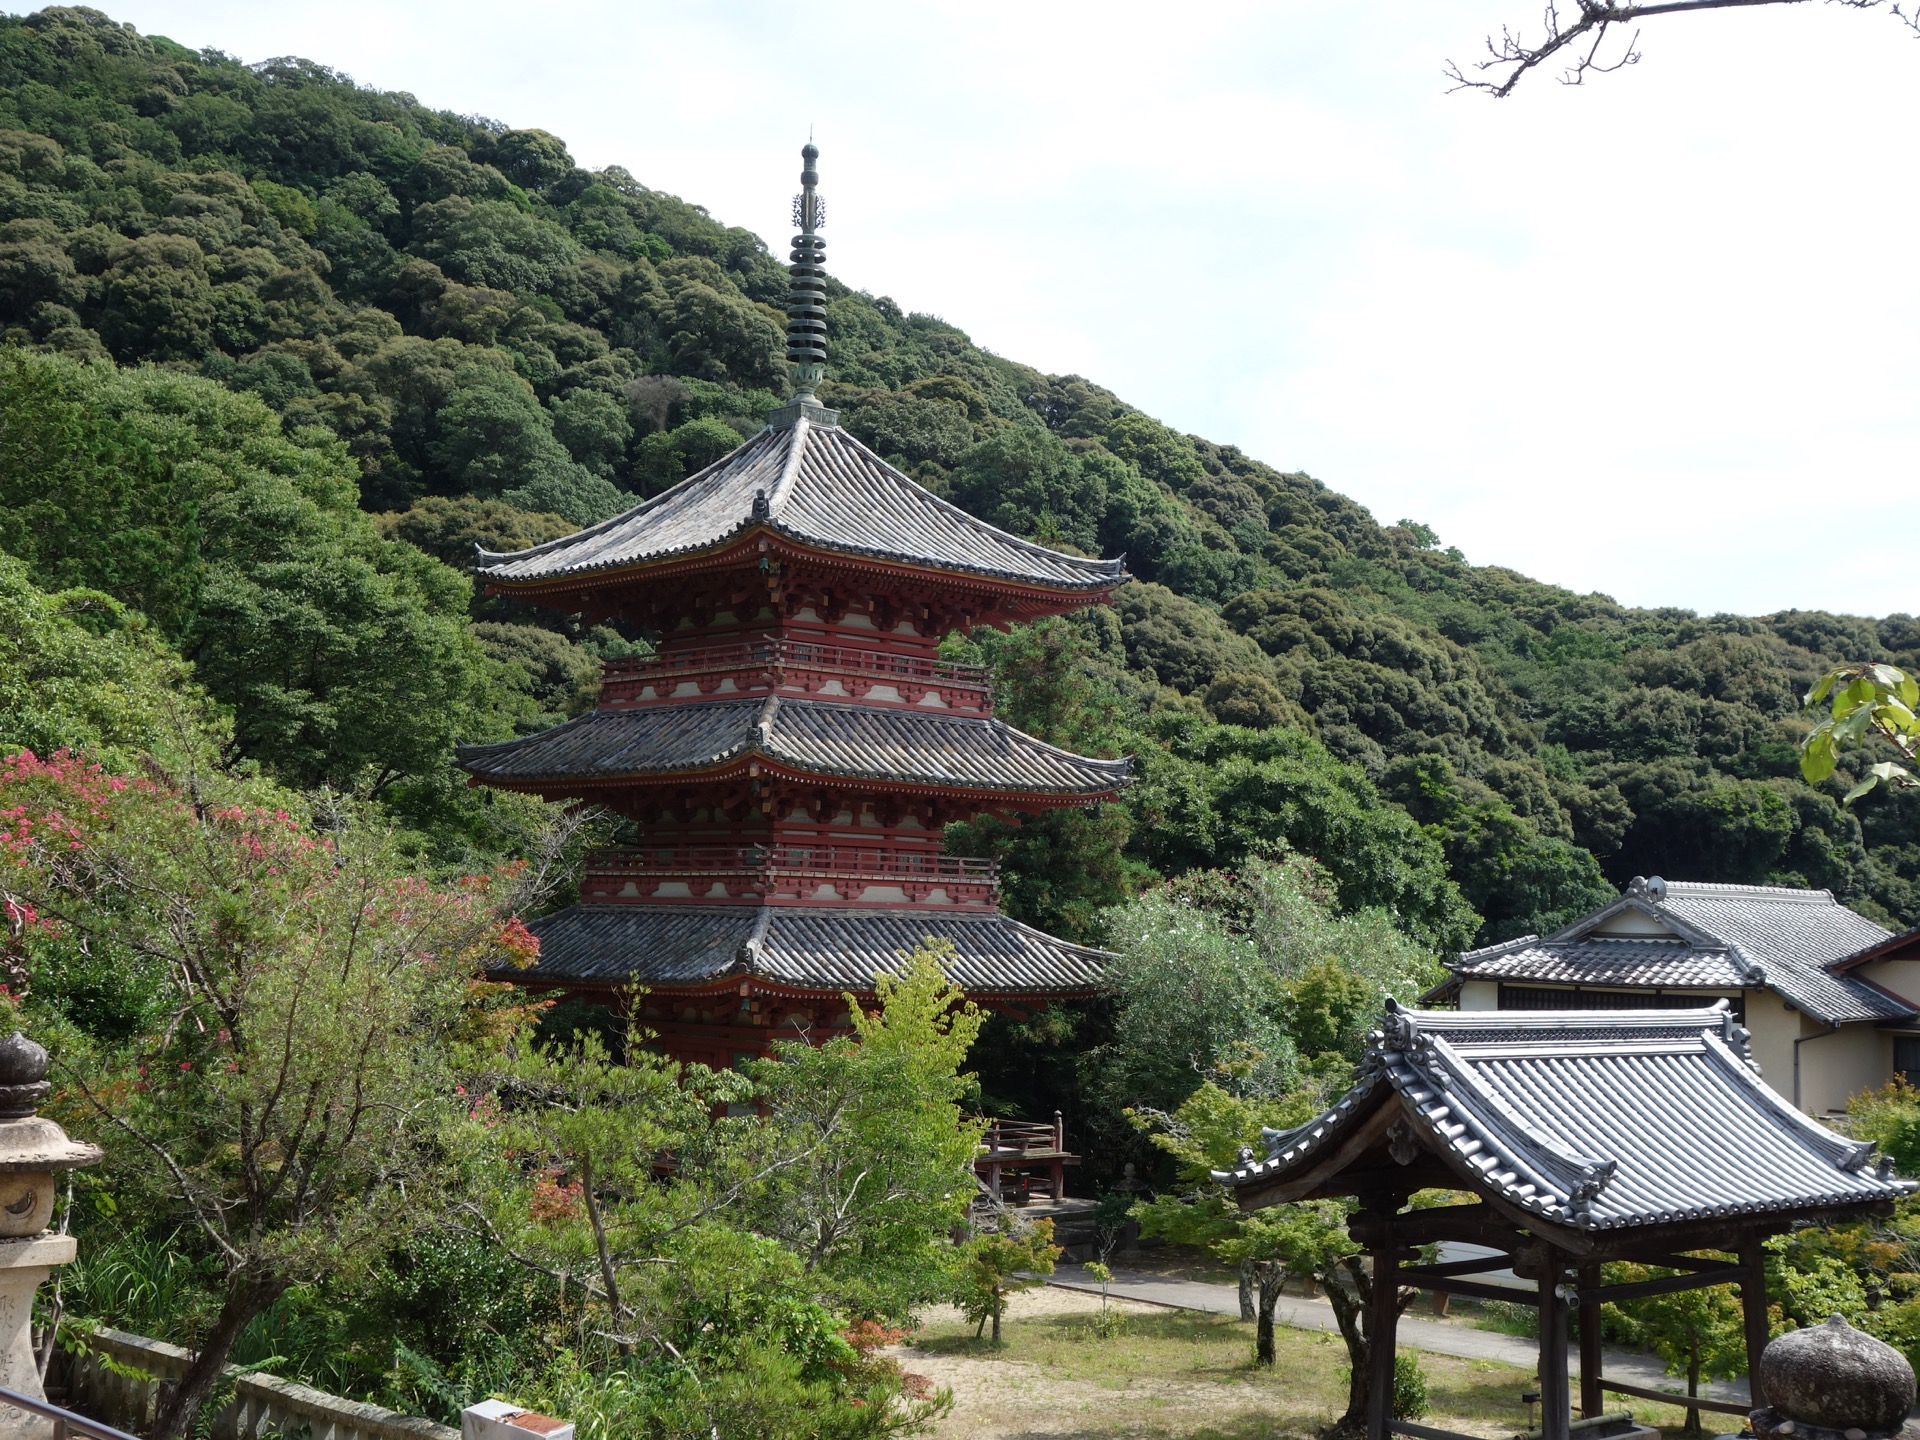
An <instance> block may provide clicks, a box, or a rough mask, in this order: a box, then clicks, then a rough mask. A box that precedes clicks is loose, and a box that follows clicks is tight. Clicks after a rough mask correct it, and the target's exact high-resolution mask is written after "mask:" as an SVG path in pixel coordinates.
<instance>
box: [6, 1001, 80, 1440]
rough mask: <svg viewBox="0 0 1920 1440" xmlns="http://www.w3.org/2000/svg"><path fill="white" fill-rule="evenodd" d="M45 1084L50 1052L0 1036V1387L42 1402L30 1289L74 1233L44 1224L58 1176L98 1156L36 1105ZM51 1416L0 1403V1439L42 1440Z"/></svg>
mask: <svg viewBox="0 0 1920 1440" xmlns="http://www.w3.org/2000/svg"><path fill="white" fill-rule="evenodd" d="M51 1088H52V1087H51V1086H49V1085H48V1084H47V1052H46V1051H45V1050H42V1049H41V1048H40V1047H39V1046H38V1045H36V1044H34V1043H33V1041H31V1040H29V1039H28V1038H27V1037H26V1036H24V1035H22V1034H21V1033H20V1032H19V1031H18V1030H16V1031H14V1032H13V1034H11V1035H9V1036H8V1037H7V1038H6V1039H4V1040H0V1386H5V1387H6V1388H7V1389H9V1390H13V1391H16V1392H18V1393H19V1394H22V1395H27V1396H31V1397H32V1398H33V1399H36V1400H44V1399H45V1398H46V1392H45V1391H44V1390H42V1389H41V1388H40V1357H39V1356H38V1355H36V1354H34V1350H33V1295H34V1291H36V1290H37V1289H39V1288H40V1282H41V1281H43V1280H45V1279H46V1278H47V1276H48V1275H50V1274H51V1273H52V1272H53V1267H54V1266H56V1265H65V1264H66V1263H67V1262H68V1261H69V1260H71V1259H73V1257H74V1243H73V1239H72V1237H71V1236H67V1235H56V1234H54V1233H53V1232H52V1231H50V1230H48V1229H47V1223H48V1222H49V1221H50V1220H52V1219H53V1198H54V1185H55V1183H56V1182H55V1177H56V1176H57V1175H58V1173H59V1172H60V1171H62V1170H71V1169H73V1168H74V1167H75V1166H78V1165H91V1164H93V1163H94V1162H95V1161H97V1160H99V1159H100V1151H99V1149H98V1148H97V1147H96V1146H92V1145H82V1144H78V1143H76V1142H75V1141H72V1140H69V1139H68V1138H67V1132H66V1131H64V1130H62V1129H61V1128H60V1127H59V1126H58V1125H56V1124H54V1123H53V1121H51V1120H46V1119H43V1118H41V1117H40V1116H38V1115H36V1114H34V1113H33V1112H34V1107H35V1106H36V1105H38V1104H39V1103H40V1101H41V1100H42V1099H43V1098H44V1097H45V1096H46V1094H47V1091H48V1090H50V1089H51ZM52 1434H53V1422H52V1421H51V1420H45V1419H42V1418H41V1417H39V1416H37V1415H30V1414H28V1413H26V1412H25V1411H22V1410H18V1409H15V1408H13V1407H12V1406H0V1440H46V1437H48V1436H51V1435H52Z"/></svg>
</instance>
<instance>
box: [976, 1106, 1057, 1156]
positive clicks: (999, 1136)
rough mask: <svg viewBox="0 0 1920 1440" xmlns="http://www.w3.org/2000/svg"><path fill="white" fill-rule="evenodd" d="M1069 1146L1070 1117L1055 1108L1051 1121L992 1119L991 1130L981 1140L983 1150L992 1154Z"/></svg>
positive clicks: (989, 1126) (1026, 1152) (1044, 1150)
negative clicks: (1064, 1115) (1064, 1116)
mask: <svg viewBox="0 0 1920 1440" xmlns="http://www.w3.org/2000/svg"><path fill="white" fill-rule="evenodd" d="M1066 1148H1067V1131H1066V1121H1065V1119H1064V1118H1063V1117H1062V1116H1061V1114H1060V1112H1059V1111H1058V1110H1056V1111H1054V1112H1053V1123H1052V1124H1051V1125H1049V1124H1047V1123H1045V1122H1044V1121H1038V1120H990V1121H988V1122H987V1133H986V1134H985V1135H984V1136H982V1137H981V1140H980V1149H981V1152H982V1153H983V1154H989V1155H992V1154H1001V1153H1004V1152H1008V1151H1014V1152H1019V1153H1023V1154H1032V1153H1035V1152H1039V1153H1045V1152H1048V1151H1064V1150H1065V1149H1066Z"/></svg>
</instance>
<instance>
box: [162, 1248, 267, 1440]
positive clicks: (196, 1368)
mask: <svg viewBox="0 0 1920 1440" xmlns="http://www.w3.org/2000/svg"><path fill="white" fill-rule="evenodd" d="M286 1288H287V1286H286V1282H285V1281H282V1280H268V1279H262V1278H260V1277H258V1276H235V1277H234V1278H233V1279H231V1280H229V1281H228V1282H227V1293H226V1297H225V1299H223V1300H222V1301H221V1304H220V1314H219V1317H218V1318H217V1319H215V1320H214V1322H213V1329H212V1330H210V1331H208V1332H207V1338H206V1339H205V1340H203V1341H201V1342H200V1353H199V1354H197V1355H195V1356H194V1357H193V1362H192V1363H191V1364H190V1365H188V1366H187V1373H186V1374H185V1375H183V1376H181V1378H180V1383H179V1384H178V1385H177V1386H175V1387H174V1389H173V1390H172V1392H171V1393H169V1394H164V1395H163V1396H162V1398H161V1401H160V1408H159V1413H158V1414H157V1415H156V1416H155V1418H154V1422H153V1437H152V1440H184V1437H185V1436H186V1435H187V1434H188V1433H189V1432H190V1431H191V1430H192V1429H193V1422H194V1420H195V1419H196V1418H197V1417H198V1416H199V1414H200V1407H201V1406H202V1405H204V1404H205V1403H206V1400H207V1397H208V1396H209V1395H210V1394H212V1393H213V1389H214V1386H216V1385H217V1384H219V1382H220V1377H221V1373H222V1372H223V1371H225V1369H226V1368H227V1356H228V1355H229V1354H231V1353H232V1351H233V1344H234V1341H236V1340H238V1339H239V1338H240V1332H241V1331H242V1330H245V1329H246V1328H247V1324H248V1322H250V1321H251V1320H252V1319H253V1317H254V1316H256V1315H258V1314H259V1313H260V1312H261V1311H262V1310H265V1309H266V1308H267V1307H268V1306H269V1305H271V1304H273V1302H274V1301H275V1300H277V1299H279V1298H280V1295H281V1293H282V1292H283V1291H285V1290H286Z"/></svg>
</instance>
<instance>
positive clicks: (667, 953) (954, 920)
mask: <svg viewBox="0 0 1920 1440" xmlns="http://www.w3.org/2000/svg"><path fill="white" fill-rule="evenodd" d="M529 928H530V929H532V931H533V932H534V934H535V935H537V936H539V937H540V959H539V961H538V962H537V964H536V965H535V966H534V968H533V969H532V970H530V971H515V972H512V973H511V974H508V975H506V976H505V978H509V979H512V978H519V979H524V980H552V981H586V982H597V983H602V984H626V983H630V982H637V983H639V984H642V985H652V986H663V985H665V986H671V985H699V984H702V983H705V982H707V981H711V980H717V979H719V978H721V977H723V976H726V975H729V974H740V975H759V976H763V977H765V978H767V979H771V980H778V981H782V982H784V983H786V984H789V985H794V986H798V987H800V988H802V989H815V990H865V989H870V988H872V985H873V977H874V976H875V975H878V974H881V973H883V972H886V971H892V970H897V969H899V966H900V957H901V956H903V955H907V954H911V953H912V952H913V951H914V950H915V949H917V948H918V947H919V946H920V944H921V942H922V941H923V940H925V939H926V938H928V937H929V936H933V937H938V938H942V939H948V940H952V941H953V942H954V954H953V956H952V958H951V959H950V960H949V962H948V967H947V968H948V973H949V974H950V975H952V977H953V979H954V980H955V982H956V983H958V984H959V986H960V987H961V988H962V989H963V990H968V991H978V992H982V993H987V994H991V993H996V992H1084V991H1090V990H1093V989H1096V988H1097V987H1098V986H1099V984H1100V977H1101V972H1102V967H1103V962H1104V961H1105V959H1106V958H1107V956H1106V952H1104V951H1100V950H1090V949H1088V948H1086V947H1085V946H1081V945H1071V944H1069V943H1067V942H1066V941H1065V940H1056V939H1054V938H1053V937H1052V936H1051V935H1045V934H1042V933H1041V932H1040V931H1038V930H1035V929H1032V928H1031V927H1029V926H1026V925H1022V924H1020V923H1019V922H1018V921H1016V920H1009V919H1007V918H1006V917H1005V916H1004V915H978V916H945V915H937V914H929V913H927V912H926V911H920V910H901V909H888V910H874V911H868V910H829V909H813V908H809V907H807V906H764V907H762V906H744V905H735V906H725V907H722V906H714V907H709V908H695V907H692V906H685V907H679V906H669V905H574V906H570V907H569V908H567V909H565V910H562V911H559V912H558V913H556V914H553V915H549V916H546V917H545V918H544V919H540V920H535V921H533V922H532V924H531V925H530V927H529Z"/></svg>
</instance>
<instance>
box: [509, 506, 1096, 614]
mask: <svg viewBox="0 0 1920 1440" xmlns="http://www.w3.org/2000/svg"><path fill="white" fill-rule="evenodd" d="M572 538H574V537H570V536H569V537H563V539H572ZM763 538H764V539H766V540H768V541H770V542H772V543H774V544H776V545H779V546H782V547H784V548H787V549H789V550H790V551H791V552H793V553H794V554H797V555H800V556H806V557H815V556H817V557H820V558H823V559H827V560H835V561H849V560H852V561H859V562H861V563H862V564H865V565H870V566H871V565H878V566H880V567H882V568H883V569H884V570H886V571H887V572H889V573H892V572H895V571H898V572H899V573H901V574H902V575H903V576H907V577H910V578H914V579H924V578H927V577H932V578H935V579H939V580H945V581H948V582H957V583H963V584H966V585H970V586H975V587H981V588H988V589H995V590H1001V591H1009V592H1013V593H1016V594H1017V593H1027V594H1032V595H1038V596H1046V597H1049V598H1053V597H1060V598H1067V597H1072V598H1077V599H1086V600H1090V599H1095V598H1098V597H1099V596H1100V595H1102V594H1103V593H1105V592H1109V591H1112V590H1116V589H1118V588H1119V587H1120V586H1121V585H1124V584H1125V583H1126V582H1127V581H1128V580H1130V579H1132V578H1133V577H1132V576H1131V575H1129V574H1128V573H1127V570H1126V564H1125V561H1124V559H1119V560H1100V561H1087V562H1085V563H1086V565H1087V567H1088V570H1089V573H1088V574H1087V575H1086V577H1085V578H1084V579H1081V580H1077V581H1066V580H1050V579H1046V578H1044V577H1040V576H1034V575H1020V574H1016V573H1014V572H1012V571H1007V570H997V569H994V568H992V567H990V566H978V567H973V566H963V565H956V564H955V563H953V562H952V561H950V560H936V559H930V558H927V557H924V556H917V555H909V554H905V553H903V552H901V551H896V550H886V549H882V548H880V547H877V546H875V547H867V546H858V545H848V544H844V543H840V542H835V541H828V540H822V539H820V538H818V537H816V536H811V535H806V534H804V533H801V532H799V531H796V530H790V529H787V528H786V527H784V526H782V525H780V524H779V523H778V522H777V521H774V520H747V521H743V522H742V523H741V524H740V525H739V526H738V527H736V528H735V529H733V530H731V531H729V532H727V533H726V534H723V535H721V536H719V537H718V538H716V539H714V540H711V541H707V542H704V543H702V544H698V545H685V546H680V547H678V548H676V549H671V550H664V551H661V552H659V553H658V554H654V555H648V556H646V557H644V558H641V559H614V560H604V561H595V562H591V563H587V564H581V565H570V566H567V567H565V568H563V569H556V570H552V571H547V572H543V573H541V574H538V575H508V574H502V573H500V570H499V567H498V565H497V564H496V565H493V566H482V567H476V569H475V572H474V573H475V574H476V575H478V576H480V577H481V578H482V579H484V580H485V582H486V584H487V585H488V586H489V587H490V588H491V589H495V590H499V591H502V592H508V593H512V594H516V595H521V596H529V595H534V594H539V593H542V592H546V591H577V590H579V589H580V588H581V586H582V585H583V584H590V585H592V586H594V587H598V588H607V587H619V586H623V585H628V584H633V583H636V582H639V581H643V580H646V579H650V578H656V577H657V578H662V579H665V578H669V577H671V576H674V575H677V574H680V573H684V572H686V571H693V570H700V569H703V568H714V569H721V568H729V562H730V561H732V560H734V559H735V558H736V554H737V557H738V559H739V561H740V562H741V563H742V564H745V563H750V562H751V561H754V560H757V559H758V556H759V549H758V544H757V542H758V541H759V540H761V539H763ZM550 543H551V544H555V545H558V544H561V543H562V541H552V542H550ZM522 553H529V552H522ZM483 558H493V559H496V560H510V559H515V558H518V557H517V556H501V557H487V556H486V555H485V552H483ZM1064 558H1068V559H1077V558H1078V557H1064ZM1096 567H1098V568H1096Z"/></svg>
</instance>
